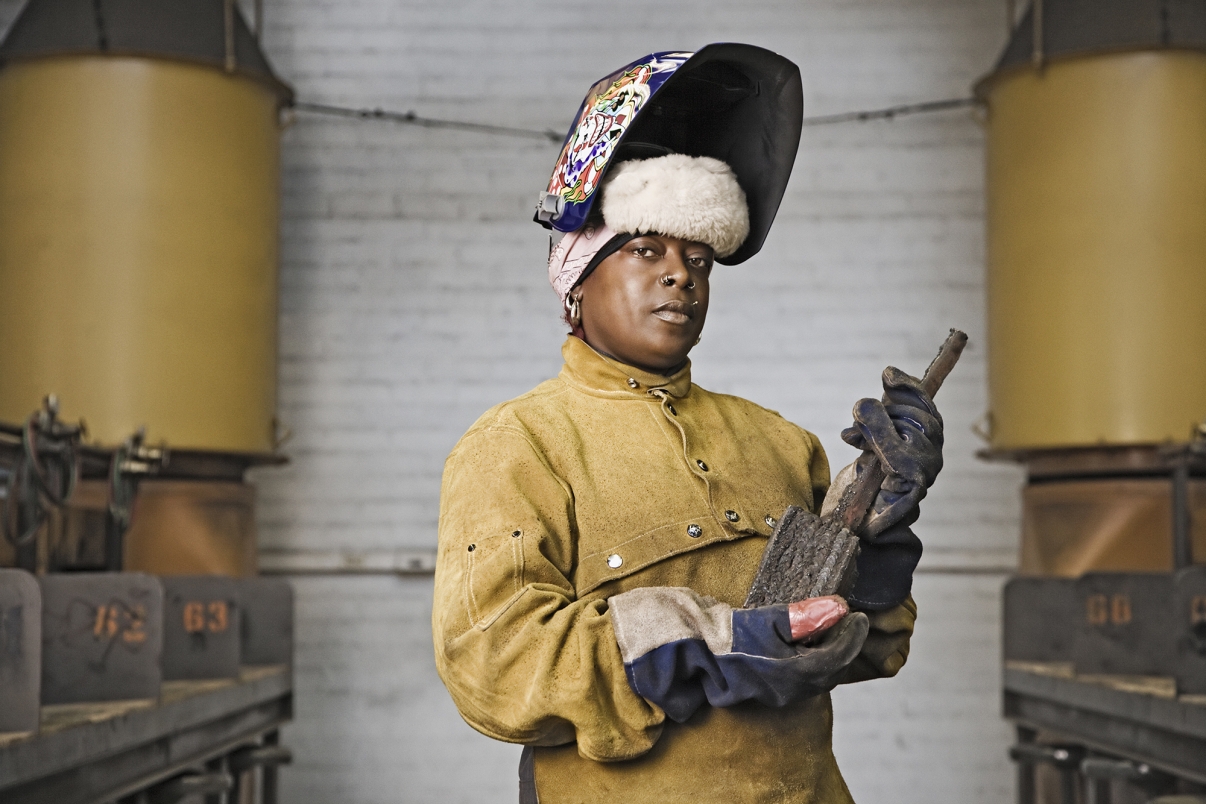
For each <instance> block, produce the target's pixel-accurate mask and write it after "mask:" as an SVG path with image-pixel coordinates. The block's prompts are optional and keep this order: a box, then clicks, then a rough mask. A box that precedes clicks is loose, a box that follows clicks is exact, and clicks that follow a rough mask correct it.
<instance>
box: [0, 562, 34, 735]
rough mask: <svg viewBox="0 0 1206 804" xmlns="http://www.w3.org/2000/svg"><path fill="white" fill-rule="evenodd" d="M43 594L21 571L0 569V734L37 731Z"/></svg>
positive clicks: (31, 579)
mask: <svg viewBox="0 0 1206 804" xmlns="http://www.w3.org/2000/svg"><path fill="white" fill-rule="evenodd" d="M41 689H42V591H41V590H40V589H39V588H38V582H37V580H36V579H35V578H34V576H33V575H30V574H29V573H28V572H25V571H24V570H16V569H0V733H2V732H29V731H37V730H38V718H39V714H40V711H41V709H40V706H41V701H40V695H41Z"/></svg>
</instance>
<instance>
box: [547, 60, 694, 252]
mask: <svg viewBox="0 0 1206 804" xmlns="http://www.w3.org/2000/svg"><path fill="white" fill-rule="evenodd" d="M691 56H692V54H691V53H683V52H662V53H653V54H651V55H649V56H646V57H645V58H643V59H638V60H637V61H635V62H633V63H632V64H629V65H628V66H627V67H624V68H622V69H620V70H618V71H616V72H614V73H612V74H611V75H609V76H607V77H606V78H604V79H602V80H601V81H599V82H598V83H596V84H595V85H594V86H593V87H591V88H590V91H589V92H588V93H587V94H586V100H584V101H583V102H582V106H581V108H579V110H578V115H577V118H576V119H575V121H574V125H573V127H572V128H571V129H570V133H569V136H568V137H566V140H565V145H564V146H562V148H561V155H560V156H559V157H558V159H557V164H556V166H555V167H554V168H553V176H552V178H551V179H550V180H549V187H548V191H547V192H546V193H544V194H543V197H542V201H541V209H542V213H543V214H541V215H540V217H541V218H542V219H544V220H547V221H550V222H551V223H552V224H553V226H554V227H555V228H556V229H559V230H561V231H572V230H573V229H576V228H578V227H579V226H581V225H582V223H583V222H585V220H586V215H587V213H589V211H590V207H591V204H592V202H593V200H594V199H593V196H594V193H595V191H596V190H597V189H598V188H599V181H600V179H602V177H603V173H604V171H606V169H607V164H608V162H609V161H610V160H611V157H612V154H613V153H614V152H615V149H616V145H618V144H619V142H620V138H621V137H622V136H623V135H624V132H625V131H627V130H628V127H629V126H630V125H632V121H633V120H634V119H635V118H636V116H637V113H638V112H640V110H641V108H642V107H643V106H644V105H645V104H646V103H647V102H648V100H649V98H651V97H652V96H653V93H655V92H657V90H658V88H660V87H661V85H662V84H663V83H665V81H666V79H667V78H669V77H670V76H671V75H673V73H674V71H675V70H677V69H678V68H679V67H681V66H682V65H683V64H684V63H686V61H687V59H689V58H691Z"/></svg>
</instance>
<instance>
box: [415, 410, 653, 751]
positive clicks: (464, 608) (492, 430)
mask: <svg viewBox="0 0 1206 804" xmlns="http://www.w3.org/2000/svg"><path fill="white" fill-rule="evenodd" d="M573 522H574V516H573V497H572V495H571V492H570V489H569V488H568V487H567V486H566V485H565V483H564V482H563V481H562V480H561V479H560V478H558V477H557V476H556V474H555V473H554V472H553V471H552V469H551V468H550V467H549V466H548V464H547V462H546V461H545V460H544V459H543V457H542V456H541V454H540V452H539V451H538V450H537V449H535V448H534V446H533V445H532V443H531V442H530V441H529V439H528V437H527V435H526V434H525V433H524V432H523V431H522V430H520V429H518V428H514V427H509V426H487V427H480V428H478V429H475V430H474V431H471V432H470V433H469V434H467V435H466V436H465V438H463V439H462V441H461V442H460V443H459V444H458V445H457V447H456V449H455V450H454V451H453V453H452V455H451V456H450V457H449V459H448V462H447V464H446V465H445V470H444V482H443V487H442V490H441V496H440V529H439V555H438V558H437V564H436V576H435V595H434V603H433V611H432V630H433V635H434V641H435V658H436V668H437V670H438V671H439V674H440V677H441V678H442V679H443V681H444V684H445V686H447V688H448V691H449V692H450V693H451V695H452V698H453V701H454V702H455V703H456V706H457V708H458V710H459V711H460V713H461V716H462V717H463V718H464V719H465V720H466V722H468V723H469V725H471V726H473V727H474V728H475V729H477V730H478V731H480V732H482V733H483V734H486V735H488V736H490V737H494V738H495V739H499V740H505V741H508V742H516V743H526V744H529V745H546V746H547V745H560V744H565V743H571V742H574V741H575V740H576V741H577V744H578V751H579V753H580V754H581V755H582V756H584V757H587V758H589V759H593V760H598V761H614V760H622V759H630V758H632V757H635V756H639V755H641V754H643V753H645V752H646V751H648V750H649V749H650V748H651V747H652V746H653V744H654V743H655V742H656V740H657V738H658V736H659V735H660V733H661V724H662V723H663V721H664V719H665V715H664V713H663V712H662V711H661V710H660V709H659V708H657V707H656V706H654V705H652V704H650V703H649V702H648V701H646V700H645V699H644V698H642V697H641V696H639V695H637V694H636V693H635V692H633V691H632V689H631V688H630V686H629V683H628V679H627V677H626V675H625V672H624V662H623V660H622V659H621V657H620V649H619V647H618V645H617V643H616V637H615V633H614V631H613V628H612V622H611V616H610V613H609V612H608V610H607V603H606V601H604V600H577V599H576V596H575V593H574V588H573V585H572V583H571V582H570V580H569V577H570V573H571V568H572V566H573V562H574V561H575V560H576V556H575V550H574V544H573V542H574V540H573V527H574V525H573Z"/></svg>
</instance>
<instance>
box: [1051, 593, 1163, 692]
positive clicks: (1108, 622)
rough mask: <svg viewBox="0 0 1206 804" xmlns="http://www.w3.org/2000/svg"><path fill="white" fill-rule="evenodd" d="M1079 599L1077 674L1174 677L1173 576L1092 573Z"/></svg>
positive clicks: (1077, 613) (1075, 651)
mask: <svg viewBox="0 0 1206 804" xmlns="http://www.w3.org/2000/svg"><path fill="white" fill-rule="evenodd" d="M1076 598H1077V602H1078V609H1079V610H1078V611H1077V612H1076V616H1077V617H1078V619H1079V626H1078V631H1079V633H1078V635H1077V639H1076V642H1075V647H1074V650H1073V661H1074V662H1075V663H1076V672H1077V673H1080V674H1111V675H1136V676H1169V677H1171V676H1174V675H1175V666H1176V643H1177V629H1176V627H1175V626H1174V625H1173V619H1174V615H1173V575H1172V573H1121V572H1118V573H1114V572H1100V573H1090V574H1088V575H1085V576H1083V577H1081V578H1079V579H1077V581H1076Z"/></svg>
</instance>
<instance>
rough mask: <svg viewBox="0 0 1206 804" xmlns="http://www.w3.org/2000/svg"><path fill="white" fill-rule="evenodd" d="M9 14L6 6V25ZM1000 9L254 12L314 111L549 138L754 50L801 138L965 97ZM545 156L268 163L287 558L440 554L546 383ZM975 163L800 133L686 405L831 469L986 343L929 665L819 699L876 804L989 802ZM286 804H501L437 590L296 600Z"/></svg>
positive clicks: (447, 146)
mask: <svg viewBox="0 0 1206 804" xmlns="http://www.w3.org/2000/svg"><path fill="white" fill-rule="evenodd" d="M19 5H20V2H19V0H0V23H3V24H7V22H8V21H9V20H11V18H12V16H13V15H14V14H15V11H16V9H17V8H18V7H19ZM1004 14H1005V11H1004V3H1003V2H1001V1H1000V0H743V2H730V3H719V2H703V1H702V0H666V2H661V3H656V4H649V3H640V2H633V0H612V2H609V3H606V4H600V3H598V2H585V0H565V2H559V3H551V2H534V1H533V0H498V1H497V2H489V3H487V2H465V0H443V2H438V3H433V2H430V0H423V1H422V2H419V0H339V1H338V2H336V0H266V17H267V22H268V25H267V31H266V37H265V44H266V49H267V51H268V53H269V56H270V58H271V59H272V60H273V62H274V64H275V66H276V68H277V69H278V71H279V72H280V73H281V75H282V76H283V77H284V78H285V79H286V80H288V81H290V82H291V83H293V85H294V86H295V88H296V89H297V92H298V95H299V97H300V98H301V99H304V100H310V101H319V102H329V103H337V104H348V105H355V106H383V107H387V108H395V109H414V110H416V111H417V112H419V113H420V114H425V115H431V116H445V117H452V118H458V119H463V120H473V121H483V122H493V123H499V124H504V125H512V126H524V127H533V128H541V129H543V128H553V129H556V130H559V131H560V130H563V129H564V128H565V126H566V125H567V124H568V122H569V119H570V117H571V116H572V114H573V111H574V109H575V108H576V106H577V104H578V103H579V101H580V100H581V96H582V94H583V93H584V92H585V90H586V88H587V87H588V86H589V85H590V84H591V83H592V82H593V81H594V80H595V79H597V78H598V77H600V76H601V75H603V74H605V73H606V72H608V71H610V70H612V69H614V68H615V67H617V66H619V65H620V64H621V63H623V62H625V61H626V60H629V59H631V58H635V57H636V56H639V55H642V54H644V53H646V52H649V51H651V50H656V49H672V48H695V47H698V46H700V45H703V44H705V43H707V42H710V41H718V40H728V41H746V42H753V43H757V44H760V45H763V46H765V47H769V48H771V49H774V50H776V51H778V52H780V53H783V54H784V55H786V56H788V57H790V58H792V59H793V60H795V61H796V62H797V63H799V64H800V66H801V69H802V72H803V76H804V86H805V102H806V114H826V113H832V112H839V111H846V110H849V109H855V108H868V107H880V106H887V105H892V104H897V103H905V102H912V101H919V100H929V99H935V98H944V97H957V96H961V95H965V94H966V93H967V92H968V90H969V86H970V84H971V83H972V82H973V81H974V80H975V79H976V78H977V77H978V76H979V75H980V74H982V73H983V72H984V71H985V70H987V69H988V67H989V66H990V64H991V62H992V61H993V60H994V58H995V56H996V53H997V52H998V51H999V49H1000V47H1001V46H1002V44H1003V42H1004V38H1005V31H1004ZM555 151H556V148H555V146H552V145H550V144H545V143H542V142H539V141H529V140H520V139H505V138H497V137H487V136H482V135H479V134H472V133H466V132H455V131H442V130H426V129H421V128H415V127H406V126H401V125H395V124H388V123H364V122H355V121H344V120H332V119H326V118H317V117H314V116H311V115H305V114H303V115H299V118H298V121H297V122H296V124H295V125H293V126H292V127H291V128H289V129H288V130H287V131H286V132H285V135H284V187H283V192H284V212H285V220H284V222H283V225H282V246H283V262H282V270H281V290H282V297H281V347H282V360H281V368H280V376H281V406H280V413H281V417H282V418H283V419H284V421H285V422H286V424H287V425H288V426H289V427H291V428H292V430H293V431H294V433H295V436H294V439H293V441H292V442H291V443H290V445H289V447H288V452H289V453H290V454H291V456H292V458H293V463H292V464H291V465H290V466H288V467H287V468H284V469H279V470H271V471H263V472H260V473H259V475H258V483H259V485H260V489H261V501H262V507H261V512H260V513H261V519H260V527H261V536H262V544H263V546H264V548H265V549H272V550H293V551H296V550H322V549H338V550H351V551H354V550H374V549H395V548H402V547H411V548H430V547H432V546H433V545H434V541H435V524H436V512H437V494H438V488H439V477H440V472H441V468H442V463H443V459H444V456H445V455H446V454H447V452H448V450H449V449H450V448H451V446H452V445H453V443H454V442H455V441H456V439H457V437H458V436H459V435H460V434H461V433H462V432H463V431H464V430H465V428H467V427H468V425H469V424H470V423H471V422H472V421H473V420H474V419H475V418H476V417H477V415H478V414H480V413H481V412H482V411H483V410H485V409H486V408H487V407H489V406H490V405H492V404H494V403H496V402H498V401H501V400H504V399H507V398H510V397H513V396H515V395H517V394H519V393H522V392H523V391H525V390H527V389H528V388H530V387H531V386H533V385H535V384H536V383H537V382H539V381H540V380H542V379H545V378H546V377H549V376H551V375H553V374H554V373H555V372H556V371H557V369H558V366H559V363H560V357H559V353H558V347H559V345H560V343H561V340H562V336H563V327H562V326H561V325H560V324H559V323H558V321H557V304H556V301H555V299H554V297H553V295H552V292H551V291H550V290H549V289H548V287H547V284H546V282H545V278H544V267H543V262H544V255H545V250H546V247H547V240H546V238H545V236H544V235H543V233H542V232H541V230H540V229H539V228H538V227H536V226H535V225H533V224H531V223H530V222H529V220H528V219H529V217H530V214H531V203H532V199H533V197H534V194H535V192H536V190H538V189H540V188H542V187H543V185H544V183H545V182H546V181H547V178H548V171H549V170H550V168H551V164H552V161H553V159H554V157H555ZM981 160H982V137H981V131H980V129H979V127H978V125H977V124H976V123H975V122H974V120H973V119H972V116H971V114H970V113H968V112H966V111H957V112H948V113H942V114H936V115H931V116H926V117H916V118H908V119H900V120H896V121H891V122H872V123H864V124H858V123H851V124H843V125H835V126H823V127H816V128H809V129H806V130H805V133H804V138H803V142H802V146H801V150H800V154H799V157H798V161H797V167H796V171H795V174H794V176H793V178H792V182H791V185H790V187H789V189H788V194H787V197H786V198H785V199H784V203H783V206H782V209H781V212H780V215H779V220H778V222H777V224H776V227H775V229H774V230H773V232H772V234H771V237H770V239H769V241H768V243H767V246H766V248H765V250H764V251H763V253H762V254H761V255H760V256H759V257H757V258H756V259H755V260H753V261H751V262H750V263H747V264H746V265H743V266H739V267H735V268H724V267H718V269H717V270H716V272H715V274H714V280H713V281H714V285H715V291H714V295H713V307H712V313H711V317H710V319H709V323H708V328H707V330H706V332H705V334H704V339H703V342H702V343H701V344H700V346H699V347H698V349H697V350H696V353H695V355H694V357H695V366H696V379H697V380H698V381H699V382H700V384H702V385H704V386H706V387H709V388H712V389H714V390H718V391H726V392H733V393H738V394H741V395H743V396H747V397H749V398H751V399H754V400H755V401H758V402H760V403H762V404H765V405H768V406H769V407H772V408H776V409H778V410H780V411H782V412H783V413H784V414H785V415H786V416H787V417H788V418H790V419H792V420H794V421H797V422H799V423H801V424H803V425H804V426H806V427H808V428H810V429H813V430H815V431H816V432H817V433H818V435H820V437H821V439H822V441H823V442H824V444H825V446H826V448H827V449H829V450H830V454H831V459H832V461H833V463H834V464H835V467H836V466H837V465H840V464H842V463H844V462H846V461H847V460H849V459H850V458H851V457H852V451H851V450H850V449H848V448H847V447H845V446H844V445H843V444H841V442H840V441H839V439H838V436H837V434H838V432H839V430H840V429H841V428H842V427H843V426H845V424H846V423H847V421H848V418H849V410H850V406H851V405H852V403H853V402H854V400H855V399H856V398H858V397H860V396H865V395H875V394H876V393H877V375H878V373H879V371H880V370H881V369H882V368H883V366H884V365H885V364H886V363H889V362H892V363H896V364H898V365H900V366H901V367H903V368H906V369H909V370H912V371H920V370H921V369H922V368H923V367H924V366H925V365H926V363H927V362H928V360H929V358H930V357H931V355H932V353H933V350H934V349H935V348H936V346H937V344H938V343H939V342H940V340H941V339H942V337H943V336H944V334H945V332H946V328H947V327H949V326H960V327H962V328H964V329H966V330H967V331H968V332H969V333H970V334H971V336H972V339H973V340H972V346H971V347H970V349H969V351H968V353H967V355H966V357H965V358H964V362H963V363H961V364H960V367H959V369H958V370H957V372H956V373H955V375H954V376H953V377H952V378H951V379H950V381H949V382H948V384H947V387H946V388H944V390H943V392H942V395H941V396H940V398H939V401H940V404H941V406H942V409H943V411H944V413H945V415H946V420H947V432H948V442H947V443H948V446H947V450H946V455H947V469H946V471H945V473H944V474H943V476H942V478H941V480H940V482H939V484H938V486H937V487H936V488H935V489H934V491H933V492H932V493H931V495H930V498H929V499H928V500H927V502H926V504H925V506H924V513H923V518H922V520H921V522H920V523H919V525H918V526H917V530H918V532H919V533H920V535H921V536H922V538H923V539H924V540H925V542H926V545H927V554H926V557H925V558H924V559H923V570H924V571H923V573H922V574H920V575H919V576H918V580H917V586H916V596H917V599H918V602H919V606H920V610H921V619H920V621H919V623H918V630H917V636H916V638H915V640H914V645H913V657H912V658H911V660H910V662H909V664H908V666H906V668H905V670H904V671H903V672H902V673H901V675H900V676H899V677H898V678H897V679H894V680H888V681H877V682H871V683H867V684H863V685H856V686H854V687H849V688H842V689H840V690H838V691H837V692H836V693H835V706H836V710H837V721H836V735H835V750H836V752H837V754H838V758H839V762H840V763H841V765H842V767H843V769H844V771H845V774H846V776H847V779H848V781H849V783H850V786H851V788H852V790H853V791H854V793H855V796H856V798H858V800H859V801H860V802H862V804H873V803H874V802H894V803H897V804H914V803H916V804H921V803H922V802H925V803H926V804H930V802H935V801H977V802H988V803H989V804H1004V802H1006V801H1008V800H1009V791H1010V787H1011V776H1010V768H1009V766H1008V762H1007V760H1006V758H1005V748H1006V745H1007V743H1008V738H1009V732H1008V728H1007V726H1006V725H1005V724H1004V722H1003V721H1001V719H1000V717H999V712H998V708H999V667H998V665H999V647H998V632H999V614H998V609H999V603H998V594H999V588H1000V585H1001V581H1002V580H1003V577H1004V576H1003V575H1002V574H1000V573H999V572H993V571H991V569H992V568H999V567H1000V566H1002V565H1004V564H1008V563H1009V562H1011V561H1012V560H1013V556H1014V551H1015V549H1016V533H1017V527H1018V526H1017V510H1018V495H1017V489H1018V486H1019V484H1020V480H1021V476H1020V474H1019V473H1018V472H1017V471H1016V470H1014V469H1012V468H1009V467H999V466H989V465H985V464H983V463H980V462H978V461H977V460H976V459H975V458H974V457H973V452H974V450H975V449H977V448H978V447H979V444H978V442H977V441H976V439H975V437H974V436H972V435H971V433H970V429H969V428H970V426H971V424H972V423H973V422H974V421H975V420H976V419H977V418H978V417H979V416H980V415H981V414H982V413H983V411H984V409H985V404H986V402H985V389H984V298H983V289H984V281H983V272H984V254H983V246H982V241H983V214H984V205H983V187H982V165H981ZM296 586H297V590H298V635H299V655H298V674H297V676H298V698H297V721H296V723H295V724H294V725H293V726H291V727H289V729H288V730H287V732H286V740H287V742H288V743H290V744H291V745H292V746H293V747H294V748H295V749H296V753H297V762H296V764H295V765H294V766H293V767H291V768H289V769H287V770H286V771H285V772H284V774H283V779H284V784H285V793H286V795H285V799H284V800H286V801H288V802H291V804H310V803H311V802H313V803H314V804H318V803H319V802H331V801H348V802H358V803H360V802H363V803H365V804H376V803H377V802H381V803H382V804H385V802H400V801H441V802H445V801H446V802H490V801H498V802H503V801H513V800H514V790H515V785H514V779H515V762H516V760H517V757H518V752H517V750H516V749H515V748H514V747H511V746H505V745H501V744H498V743H494V742H492V741H490V740H488V739H487V738H485V737H481V736H479V735H477V734H476V733H474V732H472V731H471V730H470V729H469V728H468V727H467V726H465V725H464V724H463V723H462V722H461V721H460V720H459V718H457V717H456V715H455V710H454V709H453V708H452V706H451V703H450V702H449V700H448V699H447V696H446V694H445V693H444V691H443V689H442V687H440V685H439V682H438V679H437V678H436V677H435V674H434V668H433V666H432V659H431V647H430V632H429V625H428V623H429V618H430V580H429V579H425V578H417V579H397V578H391V577H357V576H333V577H322V578H298V579H296Z"/></svg>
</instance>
